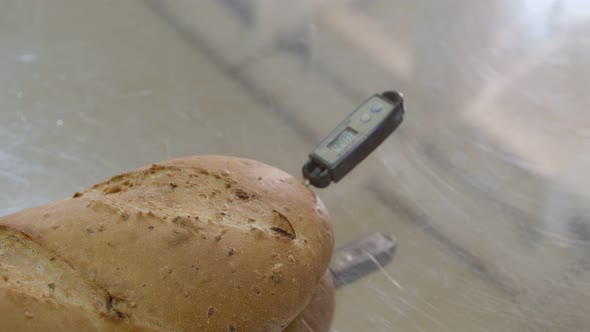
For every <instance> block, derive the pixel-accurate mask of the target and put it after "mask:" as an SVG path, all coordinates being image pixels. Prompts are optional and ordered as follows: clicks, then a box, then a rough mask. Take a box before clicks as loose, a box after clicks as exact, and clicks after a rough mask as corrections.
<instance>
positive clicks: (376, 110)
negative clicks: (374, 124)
mask: <svg viewBox="0 0 590 332" xmlns="http://www.w3.org/2000/svg"><path fill="white" fill-rule="evenodd" d="M381 111H383V105H381V104H373V105H371V112H373V113H379V112H381Z"/></svg>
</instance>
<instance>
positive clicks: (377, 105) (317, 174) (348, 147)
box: [303, 91, 405, 188]
mask: <svg viewBox="0 0 590 332" xmlns="http://www.w3.org/2000/svg"><path fill="white" fill-rule="evenodd" d="M404 113H405V110H404V101H403V96H402V94H401V93H399V92H393V91H388V92H384V93H382V94H380V95H379V94H375V95H373V96H371V97H370V98H369V99H367V100H366V101H365V102H364V103H362V104H361V105H360V106H359V107H358V108H357V109H356V110H355V111H354V112H352V113H351V114H350V115H348V117H346V119H344V121H342V122H341V123H340V124H339V125H338V127H336V128H335V129H334V130H332V132H330V134H329V135H328V136H327V137H326V138H325V139H324V140H322V142H321V143H320V144H318V145H317V146H316V147H315V148H314V149H313V151H312V152H311V154H310V155H309V160H308V161H307V162H306V163H305V165H304V166H303V177H304V178H305V179H306V180H307V181H309V183H310V184H312V185H313V186H315V187H318V188H325V187H327V186H328V185H330V183H332V182H338V181H340V180H341V179H342V178H343V177H344V176H345V175H346V174H348V172H350V171H351V170H352V169H353V168H355V167H356V165H358V164H359V163H360V162H361V161H363V160H364V159H365V158H366V157H367V156H368V155H369V154H370V153H371V152H373V151H374V150H375V149H376V148H377V147H378V146H379V145H380V144H381V143H382V142H383V141H384V140H385V139H386V138H387V137H389V135H391V133H393V132H394V131H395V129H396V128H397V127H398V126H399V125H400V123H401V122H402V120H403V116H404Z"/></svg>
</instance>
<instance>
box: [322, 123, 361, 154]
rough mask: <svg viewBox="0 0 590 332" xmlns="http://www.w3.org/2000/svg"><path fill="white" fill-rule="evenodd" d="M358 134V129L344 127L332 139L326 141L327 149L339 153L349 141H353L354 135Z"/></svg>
mask: <svg viewBox="0 0 590 332" xmlns="http://www.w3.org/2000/svg"><path fill="white" fill-rule="evenodd" d="M357 134H358V131H356V130H354V129H352V128H350V127H346V128H345V129H344V130H343V131H342V132H341V133H340V134H338V136H336V138H334V140H333V141H332V142H330V143H328V149H330V150H332V151H334V152H336V153H340V152H342V151H343V150H344V149H346V148H347V147H348V146H349V145H350V143H352V142H353V141H354V137H355V136H356V135H357Z"/></svg>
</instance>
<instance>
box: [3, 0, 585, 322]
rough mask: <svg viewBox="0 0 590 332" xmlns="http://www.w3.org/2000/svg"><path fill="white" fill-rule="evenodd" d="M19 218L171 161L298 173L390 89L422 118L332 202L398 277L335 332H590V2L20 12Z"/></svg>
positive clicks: (381, 284) (344, 224)
mask: <svg viewBox="0 0 590 332" xmlns="http://www.w3.org/2000/svg"><path fill="white" fill-rule="evenodd" d="M0 42H1V45H2V47H1V48H0V73H1V75H0V188H1V189H2V190H0V215H4V214H9V213H12V212H16V211H18V210H21V209H25V208H28V207H33V206H37V205H40V204H44V203H48V202H52V201H55V200H58V199H62V198H64V197H68V196H70V195H71V194H72V193H74V192H76V191H79V190H82V189H84V188H87V187H89V186H91V185H92V184H93V183H95V182H98V181H102V180H104V179H107V178H109V177H110V176H112V175H115V174H118V173H121V172H124V171H127V170H129V169H132V168H136V167H139V166H143V165H147V164H150V163H152V162H155V161H159V160H163V159H168V158H173V157H180V156H187V155H202V154H223V155H236V156H243V157H248V158H253V159H258V160H261V161H263V162H266V163H269V164H271V165H274V166H277V167H279V168H282V169H284V170H286V171H288V172H289V173H291V174H293V175H295V176H299V175H300V169H301V166H302V165H303V162H304V161H305V160H306V158H307V154H308V153H309V152H310V151H311V149H312V148H313V146H314V145H315V144H316V143H318V142H319V140H320V139H321V138H322V137H323V136H324V135H326V134H327V133H328V131H329V130H331V129H332V128H333V127H334V126H336V124H337V123H338V122H339V121H340V120H341V119H343V118H344V117H345V116H346V115H348V113H350V112H351V111H352V110H353V109H354V108H355V107H356V106H358V105H359V104H360V103H361V102H362V101H363V100H364V99H365V98H367V97H368V96H369V95H371V94H373V93H375V92H381V91H384V90H399V91H402V92H403V93H404V95H405V101H406V107H407V113H406V117H405V121H404V123H403V124H402V126H401V127H400V128H399V129H398V131H397V132H396V133H395V134H394V135H392V136H391V138H390V139H389V140H387V141H386V142H385V143H384V144H383V145H382V146H381V147H380V148H379V149H378V150H376V152H375V153H373V154H372V155H371V156H370V157H369V158H368V159H367V160H366V161H365V162H363V163H362V164H361V165H360V166H359V167H358V168H356V169H355V170H354V171H353V172H352V173H351V174H349V175H348V176H347V177H346V178H345V179H344V180H343V181H342V182H341V183H339V184H337V185H333V186H331V187H329V188H328V189H325V190H318V193H319V195H320V196H321V198H322V199H323V200H324V202H325V204H326V206H327V207H328V209H329V210H330V212H331V215H332V218H333V221H334V224H335V232H336V239H337V242H338V244H343V243H346V242H348V241H350V240H352V239H354V238H357V237H359V236H361V235H364V234H367V233H370V232H373V231H382V232H385V233H388V234H392V235H393V236H395V238H396V239H397V241H398V251H397V253H396V257H395V259H394V261H393V263H391V264H389V265H388V266H385V267H382V269H381V270H380V272H379V273H375V274H373V275H371V276H370V277H368V278H365V279H363V280H362V281H359V282H357V283H355V284H353V285H350V286H348V287H346V288H344V289H341V290H339V291H338V295H337V311H336V320H335V322H334V326H333V328H334V330H335V331H339V332H348V331H351V332H354V331H587V330H590V316H589V315H588V310H587V308H588V307H589V306H590V272H589V271H590V204H589V201H590V187H589V185H590V178H589V175H590V174H589V173H590V153H589V152H588V151H589V148H590V112H589V107H590V94H588V92H587V90H588V86H589V84H590V2H587V1H583V0H571V1H557V0H529V1H524V0H523V1H511V0H496V1H469V0H448V1H394V0H359V1H353V0H349V1H345V0H342V1H329V0H324V1H322V0H299V1H287V0H250V1H246V0H199V1H192V2H189V1H157V0H152V1H150V0H147V1H106V0H105V1H88V0H83V1H74V0H70V1H63V0H55V1H51V2H47V1H33V0H31V1H2V2H0Z"/></svg>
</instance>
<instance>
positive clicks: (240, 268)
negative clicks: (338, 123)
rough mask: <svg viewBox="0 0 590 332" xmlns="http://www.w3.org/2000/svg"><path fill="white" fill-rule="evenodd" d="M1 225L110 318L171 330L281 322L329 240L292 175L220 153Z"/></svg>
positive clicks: (321, 262)
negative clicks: (78, 282)
mask: <svg viewBox="0 0 590 332" xmlns="http://www.w3.org/2000/svg"><path fill="white" fill-rule="evenodd" d="M0 225H5V226H7V227H9V228H11V229H14V230H18V231H21V232H23V233H24V234H26V235H27V236H29V237H30V239H31V241H34V242H35V243H36V244H37V245H38V246H40V247H42V248H43V249H44V250H47V251H48V252H50V253H52V254H53V255H55V256H56V257H59V259H60V260H63V261H64V262H67V264H68V265H70V266H71V267H72V269H73V270H75V271H76V273H78V274H79V276H80V278H82V279H84V280H85V281H86V282H89V283H91V284H93V285H96V286H97V287H100V288H101V289H104V290H105V292H106V293H107V294H109V295H108V296H107V298H105V299H104V303H102V304H100V305H104V306H105V309H107V310H106V311H107V312H109V313H111V314H114V317H113V319H115V320H123V321H125V322H126V324H131V325H134V324H135V325H137V326H146V327H148V326H149V327H152V328H154V329H156V330H171V331H174V330H176V331H183V330H187V331H188V330H200V331H207V330H209V331H233V330H236V331H273V330H280V329H281V328H282V327H284V326H286V325H287V324H288V323H289V322H291V321H292V320H293V319H294V318H295V316H296V315H297V313H299V312H301V311H302V310H303V308H304V307H305V305H306V303H308V302H309V300H310V298H311V296H312V294H313V292H314V290H315V289H316V287H317V285H318V282H319V280H320V278H321V277H322V274H323V272H324V271H325V270H326V268H327V266H328V262H329V259H330V255H331V252H332V247H333V235H332V229H331V226H330V224H329V220H328V215H327V213H326V211H325V209H324V208H323V206H322V205H321V202H320V201H319V200H318V199H317V198H316V196H315V195H314V194H313V193H312V192H311V191H310V190H308V189H307V188H306V187H305V186H304V185H302V184H301V182H300V181H298V180H296V179H294V178H293V177H291V176H289V175H287V174H286V173H284V172H282V171H280V170H278V169H276V168H273V167H270V166H268V165H264V164H262V163H259V162H256V161H252V160H246V159H239V158H231V157H219V156H209V157H192V158H182V159H176V160H171V161H166V162H162V163H158V164H157V165H152V166H151V167H146V168H142V169H139V170H135V171H132V172H129V173H126V174H123V175H120V176H117V177H114V178H113V179H111V180H109V181H107V182H104V183H101V184H98V185H96V186H94V187H93V188H92V189H90V190H88V191H85V192H83V193H77V194H75V195H74V198H71V199H67V200H64V201H60V202H57V203H54V204H50V205H47V206H43V207H40V208H36V209H31V210H27V211H23V212H20V213H17V214H14V215H11V216H7V217H3V218H0ZM0 288H2V282H1V281H0ZM109 298H110V299H109ZM107 300H108V301H107ZM97 305H98V304H97Z"/></svg>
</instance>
